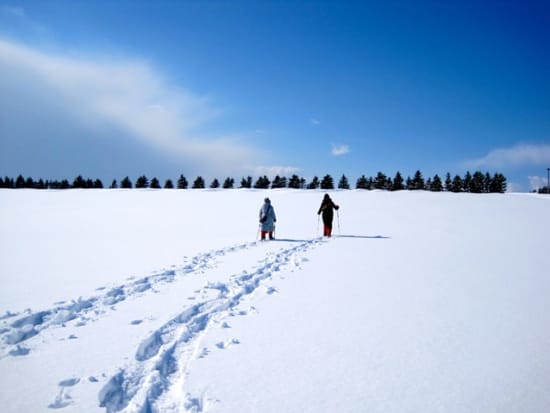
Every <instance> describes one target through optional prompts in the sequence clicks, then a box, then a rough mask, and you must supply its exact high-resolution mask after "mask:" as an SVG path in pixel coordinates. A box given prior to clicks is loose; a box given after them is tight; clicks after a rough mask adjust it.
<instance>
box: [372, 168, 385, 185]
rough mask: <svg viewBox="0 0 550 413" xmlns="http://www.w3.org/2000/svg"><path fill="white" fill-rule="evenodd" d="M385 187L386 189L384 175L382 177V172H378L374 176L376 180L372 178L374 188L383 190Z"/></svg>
mask: <svg viewBox="0 0 550 413" xmlns="http://www.w3.org/2000/svg"><path fill="white" fill-rule="evenodd" d="M385 187H386V175H384V174H383V173H382V172H378V173H377V174H376V178H374V188H375V189H384V188H385Z"/></svg>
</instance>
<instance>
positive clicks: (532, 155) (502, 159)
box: [464, 144, 550, 168]
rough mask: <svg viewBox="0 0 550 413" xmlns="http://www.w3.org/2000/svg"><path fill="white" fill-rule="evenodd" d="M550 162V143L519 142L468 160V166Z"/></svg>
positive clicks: (545, 163) (544, 163)
mask: <svg viewBox="0 0 550 413" xmlns="http://www.w3.org/2000/svg"><path fill="white" fill-rule="evenodd" d="M547 164H550V145H548V144H542V145H530V144H518V145H515V146H513V147H510V148H497V149H493V150H492V151H490V152H489V153H488V154H487V155H485V156H484V157H482V158H479V159H473V160H469V161H466V162H465V163H464V165H465V166H466V167H467V168H480V167H489V168H502V167H505V166H514V167H517V166H525V165H547Z"/></svg>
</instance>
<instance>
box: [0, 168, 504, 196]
mask: <svg viewBox="0 0 550 413" xmlns="http://www.w3.org/2000/svg"><path fill="white" fill-rule="evenodd" d="M207 187H208V188H213V189H215V188H223V189H233V188H235V180H234V179H233V178H230V177H228V178H226V179H225V180H224V181H223V183H222V182H220V181H219V180H218V179H217V178H214V179H213V180H212V182H210V184H209V185H208V186H207V185H206V182H205V180H204V178H203V177H202V176H200V175H199V176H197V177H196V178H195V179H194V180H193V182H192V183H191V185H190V183H189V181H188V180H187V178H186V177H185V176H184V175H183V174H182V175H180V177H179V178H178V179H177V181H176V182H175V183H174V181H172V180H171V179H167V180H166V181H165V182H164V185H162V186H161V183H160V181H159V180H158V179H157V178H152V179H151V180H149V178H147V177H146V176H145V175H142V176H140V177H138V178H137V179H136V181H135V183H133V182H132V181H131V180H130V178H129V177H128V176H126V177H125V178H123V179H122V180H121V181H120V183H119V182H118V181H117V180H116V179H114V180H113V181H112V182H111V185H110V186H109V187H108V188H111V189H115V188H123V189H132V188H153V189H161V188H165V189H175V188H177V189H188V188H191V189H204V188H207ZM506 187H507V184H506V177H505V176H504V175H502V174H500V173H494V174H493V175H491V174H489V172H486V173H482V172H479V171H476V172H474V173H473V174H471V173H470V172H469V171H468V172H466V174H465V175H464V176H463V177H462V176H460V175H455V176H454V177H451V174H450V173H447V174H446V176H445V178H444V179H442V178H441V177H440V176H439V175H437V174H436V175H434V176H433V177H430V178H427V179H424V177H423V175H422V173H421V172H420V171H416V173H415V174H414V176H413V177H412V178H411V177H409V176H408V177H407V178H406V179H404V178H403V176H402V175H401V173H400V172H399V171H398V172H397V173H396V174H395V176H394V177H393V178H391V177H389V176H387V175H386V174H384V173H382V172H378V173H377V174H376V176H374V177H372V176H371V177H366V176H365V175H361V177H359V178H358V179H357V180H356V182H355V189H365V190H373V189H381V190H387V191H401V190H426V191H432V192H443V191H446V192H471V193H504V192H506ZM0 188H12V189H18V188H33V189H75V188H81V189H89V188H95V189H102V188H105V186H104V185H103V182H102V181H101V180H100V179H89V178H87V179H84V178H83V177H82V176H81V175H79V176H77V177H76V178H75V179H74V180H73V182H72V183H70V182H69V181H68V180H67V179H63V180H61V181H57V180H52V181H50V180H46V181H44V180H43V179H41V178H40V179H39V180H38V181H36V180H34V179H33V178H30V177H27V178H24V177H23V176H22V175H19V176H18V177H17V178H16V179H13V178H9V177H5V178H1V177H0ZM239 188H256V189H270V188H271V189H277V188H293V189H323V190H331V189H336V188H338V189H351V184H350V182H349V180H348V178H347V177H346V176H345V175H342V176H341V177H340V179H339V180H338V182H337V183H335V180H334V178H333V177H332V176H331V175H325V176H324V177H323V178H322V179H319V177H317V176H314V177H313V179H312V180H311V181H309V182H307V181H306V180H305V179H304V178H302V177H299V176H298V175H292V176H291V177H290V178H286V177H284V176H279V175H277V176H275V178H274V179H273V180H270V179H269V178H268V177H267V176H266V175H263V176H260V177H258V178H257V179H256V180H255V181H253V178H252V177H251V176H247V177H246V178H245V177H243V178H242V179H241V181H240V186H239Z"/></svg>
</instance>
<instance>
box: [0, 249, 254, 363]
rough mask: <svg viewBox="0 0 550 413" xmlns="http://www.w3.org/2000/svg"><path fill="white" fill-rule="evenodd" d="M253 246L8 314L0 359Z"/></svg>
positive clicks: (0, 328) (1, 319)
mask: <svg viewBox="0 0 550 413" xmlns="http://www.w3.org/2000/svg"><path fill="white" fill-rule="evenodd" d="M253 245H255V243H253V242H252V243H244V244H241V245H237V246H232V247H228V248H224V249H220V250H215V251H210V252H206V253H203V254H199V255H197V256H195V257H192V258H191V259H189V260H188V262H186V263H185V264H184V265H183V266H181V267H179V268H174V269H170V270H165V271H160V272H157V273H153V274H151V275H149V276H147V277H142V278H139V279H135V277H131V278H130V279H129V282H128V283H126V284H123V285H119V286H115V287H111V288H106V287H99V288H97V289H96V291H98V293H99V294H97V295H95V296H92V297H89V298H85V299H84V298H82V297H79V298H78V299H76V300H72V301H70V302H59V303H56V304H55V305H54V307H52V308H50V309H46V310H41V311H31V310H30V309H28V310H25V311H23V312H21V313H12V312H10V311H8V312H6V314H4V315H3V316H0V357H6V356H25V355H27V354H29V352H30V351H31V350H30V348H29V347H27V346H26V345H25V344H26V342H27V340H29V339H31V338H33V337H35V336H38V335H39V334H41V333H42V332H44V331H45V330H47V329H49V328H54V327H63V326H66V325H68V324H69V323H74V325H75V326H77V327H78V326H84V325H86V324H88V323H90V322H92V321H94V320H97V319H98V318H100V317H101V316H103V315H105V314H107V313H109V312H110V311H113V310H114V309H115V308H116V305H117V304H119V303H121V302H123V301H125V300H127V299H128V298H129V297H136V296H138V295H140V294H146V293H151V292H154V291H155V288H154V287H155V286H158V285H160V284H166V283H172V282H174V281H176V280H177V279H180V278H181V277H184V276H190V275H196V274H202V273H204V272H205V271H206V270H207V269H209V268H211V267H213V266H215V265H216V262H217V260H218V258H219V257H221V256H223V255H226V254H228V253H231V252H235V251H239V250H243V249H246V248H250V247H251V246H253ZM139 322H140V320H135V321H134V323H136V324H138V323H139Z"/></svg>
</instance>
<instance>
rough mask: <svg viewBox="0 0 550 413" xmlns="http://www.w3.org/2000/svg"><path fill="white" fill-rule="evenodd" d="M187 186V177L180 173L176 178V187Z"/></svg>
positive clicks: (183, 187) (182, 187) (184, 187)
mask: <svg viewBox="0 0 550 413" xmlns="http://www.w3.org/2000/svg"><path fill="white" fill-rule="evenodd" d="M188 186H189V183H188V182H187V179H186V178H185V176H183V175H180V177H179V179H178V189H187V187H188Z"/></svg>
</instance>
